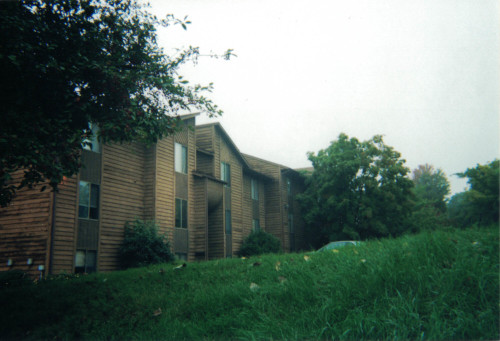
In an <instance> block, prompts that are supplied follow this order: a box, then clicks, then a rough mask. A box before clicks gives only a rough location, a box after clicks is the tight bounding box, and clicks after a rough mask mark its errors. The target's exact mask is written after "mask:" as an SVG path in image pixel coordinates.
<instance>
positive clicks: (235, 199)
mask: <svg viewBox="0 0 500 341" xmlns="http://www.w3.org/2000/svg"><path fill="white" fill-rule="evenodd" d="M215 148H216V152H215V154H216V155H217V154H219V155H220V162H226V163H229V164H230V165H231V199H230V210H231V220H232V224H231V225H232V238H231V241H232V245H231V250H232V253H233V254H236V253H237V252H238V251H239V249H240V245H241V241H242V238H243V165H242V163H241V161H240V158H239V157H238V155H236V153H235V152H234V150H233V149H232V148H230V146H229V145H228V144H227V142H226V141H225V139H224V138H223V137H222V136H221V134H217V135H216V139H215ZM220 162H218V163H219V173H218V178H219V179H220ZM225 209H228V208H227V207H225Z"/></svg>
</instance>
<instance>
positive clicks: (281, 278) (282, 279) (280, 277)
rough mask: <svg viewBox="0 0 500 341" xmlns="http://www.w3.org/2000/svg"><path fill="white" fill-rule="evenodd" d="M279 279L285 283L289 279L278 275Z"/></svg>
mask: <svg viewBox="0 0 500 341" xmlns="http://www.w3.org/2000/svg"><path fill="white" fill-rule="evenodd" d="M278 281H280V284H283V283H285V282H286V281H287V279H286V278H285V277H283V276H278Z"/></svg>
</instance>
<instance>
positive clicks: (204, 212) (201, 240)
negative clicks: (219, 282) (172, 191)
mask: <svg viewBox="0 0 500 341" xmlns="http://www.w3.org/2000/svg"><path fill="white" fill-rule="evenodd" d="M207 190H208V179H207V178H195V179H194V194H193V199H194V207H193V209H194V219H193V222H192V235H193V244H192V251H193V252H194V254H195V260H204V259H207V258H206V257H207V256H208V255H207V228H208V202H207V194H208V193H207Z"/></svg>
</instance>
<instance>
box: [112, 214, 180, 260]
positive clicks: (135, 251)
mask: <svg viewBox="0 0 500 341" xmlns="http://www.w3.org/2000/svg"><path fill="white" fill-rule="evenodd" d="M172 260H174V255H173V254H172V252H171V251H170V243H169V241H168V239H167V237H166V236H165V235H161V234H159V233H158V226H157V225H156V223H155V222H154V221H142V220H140V219H136V220H135V221H134V222H133V223H132V224H130V223H129V222H127V223H126V224H125V236H124V239H123V244H122V246H121V248H120V263H121V266H122V267H123V268H125V269H126V268H131V267H139V266H146V265H149V264H156V263H163V262H169V261H172Z"/></svg>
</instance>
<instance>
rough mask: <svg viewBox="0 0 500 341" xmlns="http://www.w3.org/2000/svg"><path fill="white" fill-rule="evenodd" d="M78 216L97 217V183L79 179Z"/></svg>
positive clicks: (84, 217) (85, 217)
mask: <svg viewBox="0 0 500 341" xmlns="http://www.w3.org/2000/svg"><path fill="white" fill-rule="evenodd" d="M78 218H83V219H99V185H95V184H91V183H90V182H87V181H80V194H79V200H78Z"/></svg>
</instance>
